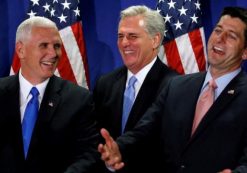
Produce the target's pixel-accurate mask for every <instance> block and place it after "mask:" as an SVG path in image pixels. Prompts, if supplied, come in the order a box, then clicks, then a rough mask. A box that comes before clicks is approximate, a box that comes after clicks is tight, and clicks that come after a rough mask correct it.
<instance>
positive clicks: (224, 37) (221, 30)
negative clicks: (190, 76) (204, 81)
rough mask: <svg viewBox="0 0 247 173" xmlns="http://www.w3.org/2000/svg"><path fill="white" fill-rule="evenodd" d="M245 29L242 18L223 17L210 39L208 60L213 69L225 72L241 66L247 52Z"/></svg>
mask: <svg viewBox="0 0 247 173" xmlns="http://www.w3.org/2000/svg"><path fill="white" fill-rule="evenodd" d="M245 29H246V25H245V24H244V23H243V22H242V21H241V20H240V19H238V18H232V17H230V16H229V15H225V16H223V17H221V19H220V21H219V22H218V24H217V25H216V27H215V28H214V30H213V32H212V34H211V36H210V38H209V41H208V61H209V63H210V65H211V68H212V69H214V70H217V71H221V72H223V73H225V72H229V71H233V70H235V69H237V68H238V67H240V64H241V60H242V59H245V58H246V53H247V52H246V48H244V43H245V37H244V31H245Z"/></svg>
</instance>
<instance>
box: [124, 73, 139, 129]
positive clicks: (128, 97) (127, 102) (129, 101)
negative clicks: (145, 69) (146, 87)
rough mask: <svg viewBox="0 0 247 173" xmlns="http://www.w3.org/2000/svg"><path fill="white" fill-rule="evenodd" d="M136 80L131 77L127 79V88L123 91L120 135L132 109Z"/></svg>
mask: <svg viewBox="0 0 247 173" xmlns="http://www.w3.org/2000/svg"><path fill="white" fill-rule="evenodd" d="M136 81H137V79H136V78H135V76H132V77H131V78H130V79H129V83H128V86H127V88H126V89H125V91H124V103H123V115H122V133H123V132H124V128H125V125H126V122H127V120H128V117H129V113H130V110H131V108H132V105H133V103H134V100H135V86H134V85H135V82H136Z"/></svg>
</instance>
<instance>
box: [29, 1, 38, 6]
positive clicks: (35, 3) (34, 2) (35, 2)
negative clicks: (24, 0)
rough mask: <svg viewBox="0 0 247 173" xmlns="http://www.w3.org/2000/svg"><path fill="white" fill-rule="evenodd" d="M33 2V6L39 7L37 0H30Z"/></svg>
mask: <svg viewBox="0 0 247 173" xmlns="http://www.w3.org/2000/svg"><path fill="white" fill-rule="evenodd" d="M31 1H32V2H33V6H34V5H38V6H39V0H31Z"/></svg>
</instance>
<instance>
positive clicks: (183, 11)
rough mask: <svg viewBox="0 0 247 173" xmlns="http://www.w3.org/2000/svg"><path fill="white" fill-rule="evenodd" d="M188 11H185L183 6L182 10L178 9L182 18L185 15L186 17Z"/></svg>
mask: <svg viewBox="0 0 247 173" xmlns="http://www.w3.org/2000/svg"><path fill="white" fill-rule="evenodd" d="M187 10H188V9H185V8H184V7H183V6H182V8H180V9H178V11H179V12H180V16H182V15H185V16H186V11H187Z"/></svg>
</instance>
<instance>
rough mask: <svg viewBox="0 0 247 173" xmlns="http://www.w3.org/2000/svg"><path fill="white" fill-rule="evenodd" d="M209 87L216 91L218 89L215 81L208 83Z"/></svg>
mask: <svg viewBox="0 0 247 173" xmlns="http://www.w3.org/2000/svg"><path fill="white" fill-rule="evenodd" d="M208 86H209V87H212V88H213V89H216V88H217V87H218V86H217V84H216V82H215V80H214V79H211V80H210V81H209V82H208Z"/></svg>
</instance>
